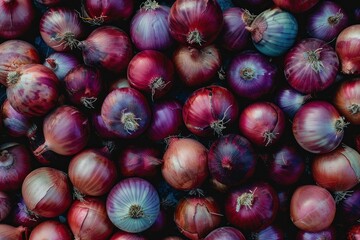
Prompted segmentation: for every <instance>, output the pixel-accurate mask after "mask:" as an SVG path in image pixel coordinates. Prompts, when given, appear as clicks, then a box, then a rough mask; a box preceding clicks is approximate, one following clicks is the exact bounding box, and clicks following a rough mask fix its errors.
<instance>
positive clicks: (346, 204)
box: [335, 184, 360, 224]
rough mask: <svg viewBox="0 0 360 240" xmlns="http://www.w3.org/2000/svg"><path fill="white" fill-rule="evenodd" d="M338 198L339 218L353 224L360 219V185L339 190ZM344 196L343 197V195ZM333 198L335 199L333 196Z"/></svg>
mask: <svg viewBox="0 0 360 240" xmlns="http://www.w3.org/2000/svg"><path fill="white" fill-rule="evenodd" d="M338 194H340V200H339V201H337V207H338V208H337V212H336V214H337V215H338V216H339V219H341V220H342V221H344V222H345V223H348V224H355V223H357V222H358V220H359V219H360V205H359V201H360V185H359V184H358V185H357V186H356V187H355V188H352V189H351V190H350V191H346V192H340V193H338ZM343 196H344V197H343ZM335 200H338V199H336V197H335Z"/></svg>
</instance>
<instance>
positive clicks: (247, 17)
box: [241, 9, 257, 26]
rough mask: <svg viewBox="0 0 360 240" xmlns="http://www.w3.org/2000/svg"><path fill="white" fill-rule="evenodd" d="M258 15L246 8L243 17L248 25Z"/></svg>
mask: <svg viewBox="0 0 360 240" xmlns="http://www.w3.org/2000/svg"><path fill="white" fill-rule="evenodd" d="M256 16H257V15H254V14H251V13H250V11H249V10H247V9H245V10H244V13H243V15H242V16H241V18H242V20H243V21H244V23H245V24H246V25H247V26H250V25H251V23H252V22H253V21H254V19H255V18H256Z"/></svg>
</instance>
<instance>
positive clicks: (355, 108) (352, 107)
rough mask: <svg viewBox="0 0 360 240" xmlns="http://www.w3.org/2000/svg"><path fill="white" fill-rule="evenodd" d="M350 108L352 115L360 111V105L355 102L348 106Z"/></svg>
mask: <svg viewBox="0 0 360 240" xmlns="http://www.w3.org/2000/svg"><path fill="white" fill-rule="evenodd" d="M348 109H349V111H350V113H351V114H352V115H354V114H358V113H360V105H359V104H356V103H353V104H351V105H350V106H349V107H348Z"/></svg>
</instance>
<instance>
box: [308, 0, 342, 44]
mask: <svg viewBox="0 0 360 240" xmlns="http://www.w3.org/2000/svg"><path fill="white" fill-rule="evenodd" d="M312 10H313V11H312V12H311V13H310V14H309V17H308V19H307V22H306V27H305V28H306V31H307V33H308V34H309V35H310V36H311V37H314V38H318V39H321V40H324V41H326V42H329V41H331V40H334V39H335V38H336V37H337V36H338V35H339V33H340V32H341V31H342V30H343V29H344V28H345V27H347V26H348V24H349V16H348V13H347V12H346V11H344V9H343V7H341V6H340V5H338V4H337V3H335V2H332V1H323V2H320V3H319V4H317V5H316V6H315V7H314V8H313V9H312Z"/></svg>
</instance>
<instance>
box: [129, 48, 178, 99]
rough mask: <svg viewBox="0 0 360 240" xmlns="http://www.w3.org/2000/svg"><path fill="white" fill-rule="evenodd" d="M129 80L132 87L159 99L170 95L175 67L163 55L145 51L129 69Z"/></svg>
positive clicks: (130, 64) (139, 54) (131, 63)
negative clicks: (167, 94)
mask: <svg viewBox="0 0 360 240" xmlns="http://www.w3.org/2000/svg"><path fill="white" fill-rule="evenodd" d="M127 78H128V81H129V84H130V86H131V87H133V88H136V89H137V90H139V91H142V92H144V93H146V94H150V95H151V98H152V99H154V98H159V97H162V96H164V95H165V94H166V93H168V92H169V91H170V89H171V87H172V85H173V82H174V65H173V63H172V62H171V60H170V59H169V58H168V57H167V56H166V55H165V54H163V53H161V52H158V51H155V50H144V51H141V52H139V53H137V54H136V55H135V56H134V57H133V58H132V59H131V61H130V63H129V66H128V68H127Z"/></svg>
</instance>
